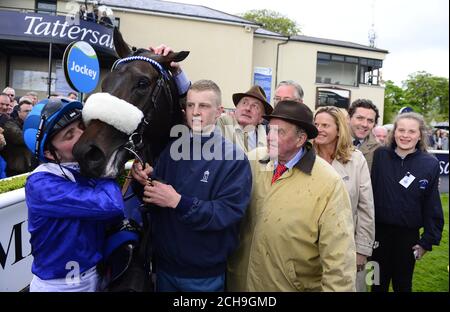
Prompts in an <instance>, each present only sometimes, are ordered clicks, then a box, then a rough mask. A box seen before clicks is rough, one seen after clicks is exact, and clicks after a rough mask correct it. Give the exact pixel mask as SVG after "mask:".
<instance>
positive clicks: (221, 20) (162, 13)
mask: <svg viewBox="0 0 450 312" xmlns="http://www.w3.org/2000/svg"><path fill="white" fill-rule="evenodd" d="M108 6H109V7H111V8H117V9H118V10H122V11H128V12H136V13H141V14H145V13H147V14H152V15H160V16H172V17H173V16H182V17H184V18H186V19H194V20H206V21H210V22H216V23H225V24H233V25H244V26H245V25H246V26H250V27H252V28H255V29H256V28H259V27H261V26H260V25H258V24H256V23H254V22H251V21H248V22H244V21H242V22H237V21H233V20H229V19H224V18H216V17H207V16H198V15H192V14H183V13H175V12H165V11H160V10H149V9H144V8H128V7H123V6H118V5H108Z"/></svg>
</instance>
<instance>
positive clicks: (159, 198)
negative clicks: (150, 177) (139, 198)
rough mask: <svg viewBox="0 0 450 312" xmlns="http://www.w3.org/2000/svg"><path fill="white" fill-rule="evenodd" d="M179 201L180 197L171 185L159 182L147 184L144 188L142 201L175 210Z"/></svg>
mask: <svg viewBox="0 0 450 312" xmlns="http://www.w3.org/2000/svg"><path fill="white" fill-rule="evenodd" d="M180 200H181V195H180V194H178V193H177V191H175V189H174V188H173V187H172V185H169V184H164V183H161V182H159V181H152V182H148V183H147V185H146V186H145V187H144V196H143V201H144V202H145V203H149V204H154V205H157V206H160V207H168V208H176V207H177V206H178V203H179V202H180Z"/></svg>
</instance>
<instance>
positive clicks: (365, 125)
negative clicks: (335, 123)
mask: <svg viewBox="0 0 450 312" xmlns="http://www.w3.org/2000/svg"><path fill="white" fill-rule="evenodd" d="M375 117H376V113H375V111H374V110H373V109H370V108H364V107H358V108H357V109H356V110H355V113H354V114H353V116H352V117H350V129H351V131H352V136H353V137H354V138H355V139H358V140H364V139H365V138H367V137H368V136H369V134H370V131H372V129H373V127H374V126H375Z"/></svg>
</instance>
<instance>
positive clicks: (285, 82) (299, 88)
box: [277, 80, 305, 100]
mask: <svg viewBox="0 0 450 312" xmlns="http://www.w3.org/2000/svg"><path fill="white" fill-rule="evenodd" d="M281 86H293V87H294V89H295V91H296V93H297V98H298V99H299V100H303V96H304V95H305V94H304V92H303V88H302V86H300V85H299V84H298V83H297V82H295V81H294V80H283V81H281V82H280V83H279V84H278V86H277V89H278V88H279V87H281Z"/></svg>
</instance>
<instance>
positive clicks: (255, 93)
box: [233, 85, 273, 115]
mask: <svg viewBox="0 0 450 312" xmlns="http://www.w3.org/2000/svg"><path fill="white" fill-rule="evenodd" d="M245 96H249V97H252V98H255V99H257V100H260V101H261V102H262V103H263V106H264V113H265V114H266V115H270V114H271V113H272V111H273V107H272V106H271V105H270V104H269V102H267V100H266V93H265V92H264V90H263V88H261V87H260V86H258V85H254V86H253V87H251V88H250V90H248V91H247V92H245V93H235V94H233V102H234V105H235V106H237V105H238V103H239V101H240V100H241V99H242V98H243V97H245Z"/></svg>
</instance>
